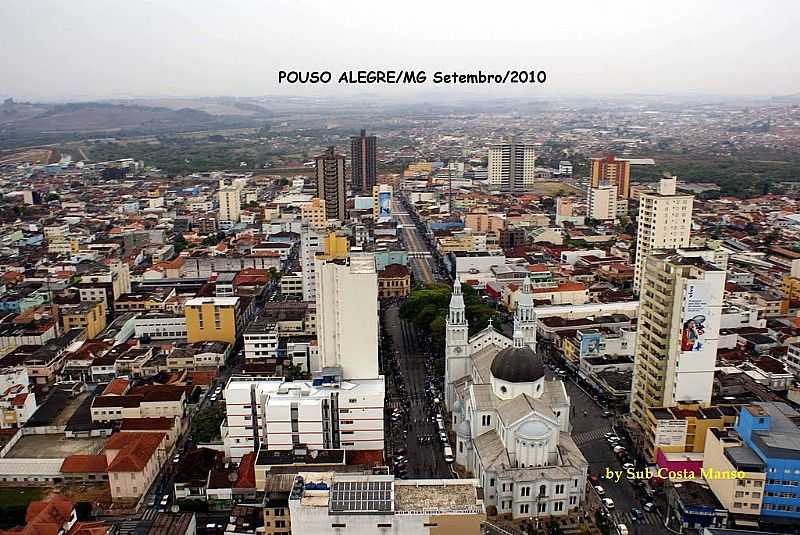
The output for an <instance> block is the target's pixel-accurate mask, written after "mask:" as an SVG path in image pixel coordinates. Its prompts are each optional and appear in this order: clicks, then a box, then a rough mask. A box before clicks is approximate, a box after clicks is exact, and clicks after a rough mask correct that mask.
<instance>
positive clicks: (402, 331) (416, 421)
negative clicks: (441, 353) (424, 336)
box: [384, 305, 452, 478]
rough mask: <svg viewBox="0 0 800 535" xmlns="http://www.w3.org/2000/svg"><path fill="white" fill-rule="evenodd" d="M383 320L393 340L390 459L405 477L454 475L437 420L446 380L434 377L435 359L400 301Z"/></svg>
mask: <svg viewBox="0 0 800 535" xmlns="http://www.w3.org/2000/svg"><path fill="white" fill-rule="evenodd" d="M384 321H385V324H386V328H387V332H388V334H389V335H390V336H391V338H392V347H391V349H390V350H389V351H388V353H387V354H388V355H389V356H388V358H387V360H388V362H387V366H386V367H387V370H386V382H387V394H386V400H387V403H386V405H387V415H386V429H387V433H386V443H387V453H388V456H387V457H388V458H387V461H388V462H389V464H391V465H392V467H393V470H394V473H395V475H398V476H400V477H401V478H405V477H408V478H417V477H422V478H450V477H452V472H451V470H450V465H449V464H448V463H447V462H445V456H444V445H445V442H444V441H445V440H447V436H446V435H445V436H441V435H440V432H439V424H438V422H437V415H438V412H437V407H438V405H439V403H437V402H441V399H443V398H442V381H443V378H441V377H432V374H431V373H430V367H431V365H432V357H429V356H426V354H425V351H424V349H423V348H424V347H425V343H424V341H423V340H421V338H420V334H419V333H418V332H417V331H416V330H415V329H414V327H413V326H412V325H411V324H410V323H408V322H405V321H402V320H401V319H400V316H399V308H398V306H397V305H390V306H389V307H387V309H386V311H385V315H384ZM442 427H443V422H442ZM398 458H400V459H401V461H400V462H399V463H398V462H395V461H397V459H398Z"/></svg>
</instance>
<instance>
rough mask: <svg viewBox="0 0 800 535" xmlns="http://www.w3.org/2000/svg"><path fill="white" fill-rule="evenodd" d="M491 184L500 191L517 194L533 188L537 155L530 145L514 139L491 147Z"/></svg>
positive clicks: (489, 170) (489, 171)
mask: <svg viewBox="0 0 800 535" xmlns="http://www.w3.org/2000/svg"><path fill="white" fill-rule="evenodd" d="M488 174H489V184H490V185H491V186H492V187H493V188H495V189H499V190H500V191H505V192H517V191H527V190H530V189H532V188H533V185H534V182H535V177H536V154H535V152H534V147H533V145H531V144H528V143H518V142H517V139H516V138H514V137H512V138H510V139H509V140H508V141H507V142H505V143H500V144H498V145H492V146H491V147H489V169H488Z"/></svg>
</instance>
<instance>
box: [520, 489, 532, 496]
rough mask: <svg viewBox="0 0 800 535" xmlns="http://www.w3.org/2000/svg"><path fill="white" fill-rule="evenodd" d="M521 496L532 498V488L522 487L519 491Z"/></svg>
mask: <svg viewBox="0 0 800 535" xmlns="http://www.w3.org/2000/svg"><path fill="white" fill-rule="evenodd" d="M519 495H520V496H530V495H531V488H530V487H521V488H520V489H519Z"/></svg>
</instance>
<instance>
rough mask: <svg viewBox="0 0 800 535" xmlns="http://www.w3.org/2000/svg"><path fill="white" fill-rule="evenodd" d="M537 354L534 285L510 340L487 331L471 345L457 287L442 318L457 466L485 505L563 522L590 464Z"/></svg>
mask: <svg viewBox="0 0 800 535" xmlns="http://www.w3.org/2000/svg"><path fill="white" fill-rule="evenodd" d="M535 348H536V319H535V314H534V307H533V296H532V294H531V281H530V278H529V277H526V279H525V282H524V284H523V287H522V294H521V296H520V298H519V301H518V304H517V310H516V313H515V317H514V339H513V340H509V338H508V337H507V336H505V335H504V334H502V333H501V332H499V331H497V329H495V327H494V326H493V325H492V324H491V323H490V324H489V326H488V327H486V328H485V329H484V330H483V331H481V332H479V333H477V334H476V335H474V336H472V337H470V336H469V335H468V325H467V318H466V315H465V310H464V297H463V296H462V294H461V282H460V281H459V280H458V279H456V281H455V283H454V284H453V295H452V297H451V299H450V312H449V315H448V318H447V338H446V350H445V358H446V361H445V384H446V387H445V388H446V392H445V400H446V403H447V407H448V409H449V410H450V413H451V414H452V418H453V421H452V425H453V430H454V431H455V434H456V463H457V464H459V465H461V466H463V467H464V468H466V469H467V470H469V471H470V472H472V474H473V475H474V477H476V478H478V479H480V481H481V484H482V486H483V489H484V495H485V500H486V504H487V505H494V506H495V507H497V512H498V514H500V515H510V516H512V517H513V518H526V517H535V518H544V517H546V516H550V515H552V516H558V515H566V514H567V513H568V512H570V511H572V510H575V509H578V508H579V507H580V506H581V503H582V502H583V500H584V497H585V488H586V475H587V469H588V466H589V464H588V462H587V461H586V458H585V457H584V456H583V454H582V453H581V452H580V450H579V449H578V447H577V446H576V445H575V442H574V441H573V440H572V437H571V436H570V421H569V417H570V399H569V396H568V395H567V391H566V389H565V388H564V383H562V382H561V381H560V380H559V379H554V378H547V377H546V376H545V369H544V363H543V362H542V358H541V356H540V355H538V354H537V353H536V351H535Z"/></svg>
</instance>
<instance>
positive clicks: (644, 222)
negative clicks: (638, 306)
mask: <svg viewBox="0 0 800 535" xmlns="http://www.w3.org/2000/svg"><path fill="white" fill-rule="evenodd" d="M677 182H678V179H677V178H676V177H674V176H673V177H671V178H663V179H661V183H660V184H659V187H658V192H656V193H643V194H642V195H641V197H640V198H639V221H638V225H639V231H638V234H637V238H636V265H635V268H634V275H633V289H634V291H636V292H638V291H639V287H640V285H641V282H642V272H643V270H644V263H645V261H646V259H647V256H648V255H649V254H650V251H653V250H656V249H677V248H680V247H687V246H688V245H689V234H690V232H691V228H692V204H693V202H694V196H693V195H683V194H678V193H677Z"/></svg>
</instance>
